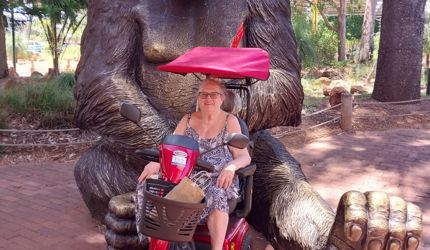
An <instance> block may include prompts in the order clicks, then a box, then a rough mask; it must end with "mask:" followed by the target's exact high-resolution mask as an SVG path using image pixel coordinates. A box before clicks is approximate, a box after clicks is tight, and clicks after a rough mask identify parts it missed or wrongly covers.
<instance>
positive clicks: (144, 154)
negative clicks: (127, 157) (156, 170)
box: [135, 148, 160, 162]
mask: <svg viewBox="0 0 430 250" xmlns="http://www.w3.org/2000/svg"><path fill="white" fill-rule="evenodd" d="M135 152H136V154H137V155H138V156H139V157H140V158H142V159H145V160H148V161H154V162H158V161H159V157H160V151H159V150H158V149H157V148H142V149H138V150H136V151H135Z"/></svg>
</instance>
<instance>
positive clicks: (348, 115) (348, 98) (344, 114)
mask: <svg viewBox="0 0 430 250" xmlns="http://www.w3.org/2000/svg"><path fill="white" fill-rule="evenodd" d="M341 101H342V104H341V106H340V107H341V108H340V111H341V114H340V116H341V117H340V127H341V128H342V129H343V130H345V131H351V130H352V95H351V94H350V93H342V95H341Z"/></svg>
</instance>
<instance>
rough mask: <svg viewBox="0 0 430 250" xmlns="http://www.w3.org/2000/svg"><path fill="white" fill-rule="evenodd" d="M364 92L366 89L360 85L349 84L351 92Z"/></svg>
mask: <svg viewBox="0 0 430 250" xmlns="http://www.w3.org/2000/svg"><path fill="white" fill-rule="evenodd" d="M366 92H367V91H366V90H365V89H364V87H363V86H360V85H353V86H351V94H355V93H358V94H362V93H366Z"/></svg>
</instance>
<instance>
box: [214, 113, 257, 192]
mask: <svg viewBox="0 0 430 250" xmlns="http://www.w3.org/2000/svg"><path fill="white" fill-rule="evenodd" d="M227 132H228V133H229V134H231V133H240V134H241V133H242V130H241V128H240V125H239V121H238V120H237V118H236V117H235V116H233V115H230V116H229V117H228V120H227ZM229 150H230V152H231V153H232V155H233V160H232V161H230V162H229V163H227V164H226V165H225V166H224V168H223V170H222V171H221V173H220V175H219V176H218V180H217V186H218V187H220V188H228V187H229V186H230V185H231V184H232V183H233V177H234V174H235V172H236V170H238V169H240V168H243V167H245V166H247V165H248V164H250V163H251V157H250V156H249V153H248V149H247V148H244V149H239V148H234V147H230V146H229Z"/></svg>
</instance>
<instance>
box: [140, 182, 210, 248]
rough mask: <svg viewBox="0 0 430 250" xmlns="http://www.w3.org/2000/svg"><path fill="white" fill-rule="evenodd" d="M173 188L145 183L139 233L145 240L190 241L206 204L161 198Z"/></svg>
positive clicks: (155, 183) (165, 183)
mask: <svg viewBox="0 0 430 250" xmlns="http://www.w3.org/2000/svg"><path fill="white" fill-rule="evenodd" d="M174 187H175V185H174V184H172V183H168V182H165V181H162V180H156V179H147V180H146V184H145V187H144V195H143V209H142V210H141V213H142V220H141V222H140V223H141V224H140V229H141V231H142V233H143V234H144V235H147V236H149V237H154V238H157V239H161V240H167V241H176V242H188V241H191V240H192V237H193V234H194V231H195V229H196V226H197V223H198V222H199V218H200V215H201V212H202V210H203V208H205V207H206V202H204V201H203V202H202V203H197V204H193V203H184V202H178V201H174V200H169V199H166V198H163V197H164V196H165V195H166V194H167V193H168V192H170V190H172V189H173V188H174Z"/></svg>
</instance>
